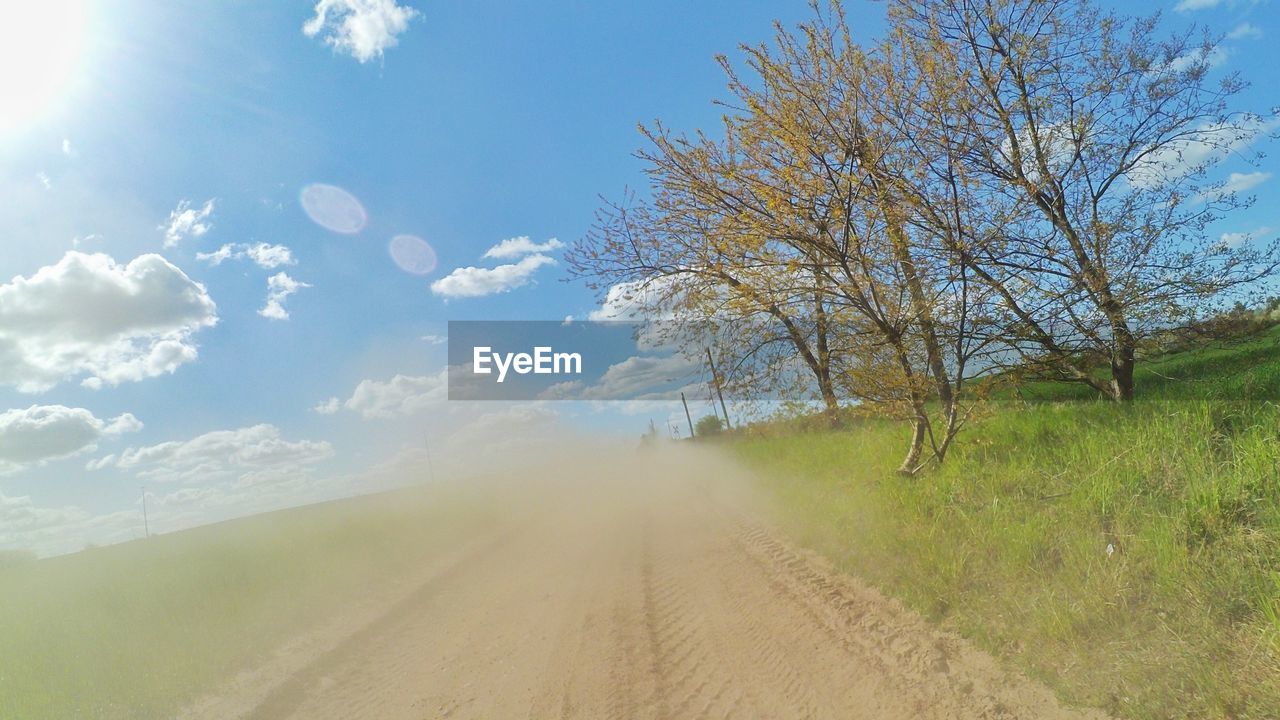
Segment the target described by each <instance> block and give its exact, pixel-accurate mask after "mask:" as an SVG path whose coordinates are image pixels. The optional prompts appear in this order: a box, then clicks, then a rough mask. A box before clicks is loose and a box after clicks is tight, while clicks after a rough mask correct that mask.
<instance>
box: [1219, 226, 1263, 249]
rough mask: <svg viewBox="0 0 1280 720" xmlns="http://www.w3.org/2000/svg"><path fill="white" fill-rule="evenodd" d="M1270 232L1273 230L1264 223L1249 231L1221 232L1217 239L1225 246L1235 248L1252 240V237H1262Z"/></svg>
mask: <svg viewBox="0 0 1280 720" xmlns="http://www.w3.org/2000/svg"><path fill="white" fill-rule="evenodd" d="M1271 232H1273V230H1272V229H1271V228H1270V227H1267V226H1265V225H1264V226H1263V227H1260V228H1257V229H1255V230H1251V231H1249V232H1229V233H1222V236H1221V237H1220V238H1218V241H1219V242H1221V243H1222V244H1223V245H1224V246H1225V247H1229V248H1237V247H1240V246H1241V245H1244V244H1245V243H1247V242H1249V241H1250V240H1253V239H1254V238H1257V237H1262V236H1263V235H1268V234H1270V233H1271Z"/></svg>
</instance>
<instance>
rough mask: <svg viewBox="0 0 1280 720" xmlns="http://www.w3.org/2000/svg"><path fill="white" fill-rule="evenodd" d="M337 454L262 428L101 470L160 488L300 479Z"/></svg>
mask: <svg viewBox="0 0 1280 720" xmlns="http://www.w3.org/2000/svg"><path fill="white" fill-rule="evenodd" d="M332 455H333V448H332V446H330V445H329V443H327V442H324V441H313V440H297V441H289V440H285V439H283V438H281V437H280V429H279V428H277V427H276V426H274V425H267V424H260V425H253V426H250V427H243V428H239V429H236V430H217V431H214V432H209V433H205V434H203V435H199V436H197V437H194V438H192V439H190V440H173V441H169V442H163V443H159V444H157V445H150V446H147V447H140V448H132V447H131V448H129V449H127V450H125V451H124V452H122V453H120V454H119V455H118V456H117V457H115V458H114V459H111V458H103V460H104V461H105V462H101V463H98V464H97V468H98V469H101V468H102V467H107V466H111V467H115V468H119V469H121V470H127V471H132V472H135V473H137V475H138V477H139V478H142V479H146V480H156V481H160V482H196V481H202V482H203V481H207V480H210V479H217V478H227V477H238V478H239V479H240V480H243V479H244V478H245V477H246V476H249V477H250V478H253V477H256V476H255V475H254V474H255V473H262V472H266V471H272V472H277V473H286V474H287V473H298V472H300V471H301V470H302V468H303V467H304V466H307V465H311V464H314V463H317V462H320V461H321V460H325V459H327V458H329V457H331V456H332Z"/></svg>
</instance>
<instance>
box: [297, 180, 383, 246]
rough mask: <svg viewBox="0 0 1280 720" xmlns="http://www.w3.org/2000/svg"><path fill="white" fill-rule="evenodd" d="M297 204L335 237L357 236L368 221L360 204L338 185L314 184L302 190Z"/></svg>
mask: <svg viewBox="0 0 1280 720" xmlns="http://www.w3.org/2000/svg"><path fill="white" fill-rule="evenodd" d="M298 200H299V202H301V203H302V209H303V210H304V211H305V212H306V213H307V217H309V218H311V221H312V222H314V223H315V224H317V225H319V226H320V227H322V228H324V229H326V230H332V231H333V232H336V233H342V234H344V235H354V234H356V233H358V232H360V231H361V230H363V229H364V226H365V223H367V222H368V221H369V216H368V215H366V214H365V211H364V206H363V205H361V204H360V201H359V200H357V199H356V198H355V196H353V195H352V194H351V193H349V192H347V191H346V190H343V189H342V188H340V187H338V186H336V185H325V184H324V183H312V184H311V185H308V186H306V187H304V188H302V193H301V194H300V195H299V198H298Z"/></svg>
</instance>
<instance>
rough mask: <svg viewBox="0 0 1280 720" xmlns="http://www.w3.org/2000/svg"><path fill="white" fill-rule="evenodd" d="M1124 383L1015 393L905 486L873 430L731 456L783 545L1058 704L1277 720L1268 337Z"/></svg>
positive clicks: (1276, 554) (750, 441) (1177, 360)
mask: <svg viewBox="0 0 1280 720" xmlns="http://www.w3.org/2000/svg"><path fill="white" fill-rule="evenodd" d="M1138 379H1139V393H1140V399H1139V401H1137V402H1135V403H1134V404H1133V405H1132V406H1128V407H1121V406H1116V405H1113V404H1110V403H1107V402H1103V401H1097V400H1092V399H1071V398H1079V397H1082V396H1081V395H1078V394H1077V389H1075V388H1072V387H1067V388H1065V389H1064V387H1063V386H1051V385H1047V384H1036V385H1031V386H1028V387H1024V388H1022V393H1021V396H1022V397H1023V398H1027V399H1033V400H1034V402H1028V403H1021V402H1017V401H1013V400H1006V401H1000V402H998V403H997V404H995V405H994V406H993V407H992V408H991V411H990V413H989V415H988V416H987V417H986V418H985V419H983V420H981V421H980V422H978V423H977V424H976V425H974V426H972V428H971V429H970V430H968V431H967V432H966V433H965V434H964V435H963V436H962V439H961V441H960V444H959V445H957V446H956V447H955V449H954V450H953V451H952V455H951V457H949V458H948V461H947V464H946V465H945V466H944V467H942V468H935V469H932V470H930V471H928V472H926V473H924V474H922V475H921V476H919V477H916V478H911V479H904V478H901V477H899V476H897V475H895V474H894V472H893V471H894V469H895V468H896V467H897V463H898V462H899V461H900V459H901V458H900V457H899V454H900V453H901V452H902V451H903V450H904V447H905V446H904V443H905V441H906V432H905V429H904V428H903V427H902V426H901V425H898V424H893V423H888V422H878V421H870V422H867V423H864V424H862V425H860V426H859V427H857V428H856V429H854V430H849V431H844V432H804V433H792V432H786V431H784V430H782V429H780V428H774V429H772V430H770V429H767V428H766V429H765V430H764V431H763V433H761V434H758V435H756V436H755V437H749V438H747V439H744V440H742V441H740V442H737V443H736V444H735V445H734V448H735V451H736V452H737V453H738V454H739V456H740V457H742V458H744V459H745V460H746V461H747V462H748V463H749V464H750V465H751V466H752V467H754V468H756V469H757V470H758V475H759V476H760V479H761V484H762V485H763V486H764V487H765V488H766V489H767V491H768V493H769V494H770V495H771V496H772V497H774V498H775V499H776V500H777V501H778V502H777V507H778V508H779V519H780V522H782V523H783V525H784V526H785V527H786V529H787V530H789V531H790V532H791V533H793V534H794V535H795V537H796V538H797V539H798V540H799V541H800V542H801V543H802V544H804V545H807V546H809V547H811V548H813V549H815V550H817V551H818V552H820V553H822V554H824V555H826V556H828V557H830V558H831V559H832V560H833V561H835V562H836V563H837V564H838V565H839V566H840V567H842V568H844V569H846V570H848V571H850V572H853V573H856V574H858V575H860V576H862V577H864V578H866V579H867V580H869V581H870V582H872V583H875V584H877V585H879V586H881V587H882V588H884V589H885V590H886V591H888V592H890V593H891V594H894V595H896V596H898V597H901V598H902V599H903V600H905V601H906V602H907V603H908V604H910V605H912V606H913V607H915V608H916V609H918V610H920V611H921V612H923V613H924V614H926V615H927V616H929V617H931V618H933V619H935V620H939V621H942V622H944V623H945V624H946V625H947V626H949V627H952V628H954V629H955V630H957V631H958V632H960V633H961V634H963V635H965V636H967V637H969V638H971V639H973V640H974V641H976V642H977V643H978V644H979V645H981V646H983V647H985V648H987V649H988V650H991V651H993V652H994V653H996V654H997V655H1000V656H1003V657H1005V658H1007V659H1008V660H1009V661H1010V662H1011V663H1012V664H1013V665H1015V666H1017V667H1019V668H1020V669H1022V670H1023V671H1026V672H1028V673H1030V674H1031V675H1033V676H1035V677H1038V678H1040V679H1043V680H1045V681H1046V682H1047V683H1048V684H1050V685H1051V686H1053V687H1054V688H1055V689H1056V690H1057V691H1058V692H1059V694H1060V695H1061V696H1062V697H1063V698H1064V699H1066V700H1067V701H1069V702H1071V703H1074V704H1080V705H1089V706H1096V707H1102V708H1104V709H1106V710H1108V711H1110V712H1112V713H1114V714H1115V715H1117V716H1119V717H1124V718H1152V719H1154V718H1276V717H1280V405H1277V400H1278V399H1280V331H1277V330H1274V329H1273V330H1272V331H1271V332H1269V333H1268V334H1266V335H1264V336H1262V337H1258V338H1254V339H1252V340H1249V341H1245V342H1240V343H1235V344H1232V345H1229V346H1223V347H1206V348H1202V349H1200V350H1196V351H1193V352H1187V353H1182V354H1179V355H1176V356H1170V357H1167V358H1163V359H1160V360H1159V361H1158V362H1154V363H1150V364H1148V365H1146V366H1144V367H1143V369H1142V370H1141V372H1140V373H1139V376H1138ZM1108 545H1110V546H1111V547H1112V548H1113V552H1112V553H1111V554H1108V552H1107V547H1108Z"/></svg>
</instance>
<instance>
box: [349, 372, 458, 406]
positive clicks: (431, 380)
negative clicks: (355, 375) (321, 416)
mask: <svg viewBox="0 0 1280 720" xmlns="http://www.w3.org/2000/svg"><path fill="white" fill-rule="evenodd" d="M447 393H448V371H447V370H441V371H440V372H438V373H436V374H435V375H417V376H415V375H396V376H395V377H393V378H391V379H390V380H387V381H380V380H362V381H361V382H360V384H359V385H357V386H356V389H355V391H354V392H352V393H351V397H350V399H348V400H347V401H346V403H344V405H343V407H345V408H346V409H348V410H351V411H353V412H358V413H360V414H361V415H362V416H363V417H365V418H390V417H398V416H402V415H412V414H413V413H416V412H419V411H421V410H423V409H425V408H427V407H429V406H431V405H433V404H435V403H439V402H442V401H444V400H445V398H446V395H447Z"/></svg>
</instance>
